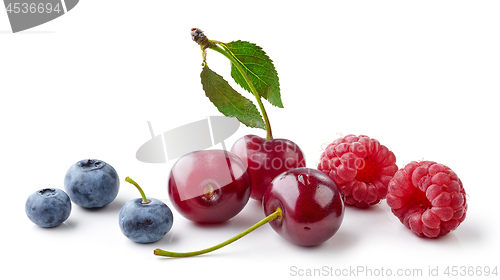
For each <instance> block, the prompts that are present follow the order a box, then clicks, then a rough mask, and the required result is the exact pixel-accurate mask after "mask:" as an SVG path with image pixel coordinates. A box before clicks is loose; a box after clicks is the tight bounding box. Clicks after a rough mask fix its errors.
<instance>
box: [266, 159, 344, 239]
mask: <svg viewBox="0 0 500 280" xmlns="http://www.w3.org/2000/svg"><path fill="white" fill-rule="evenodd" d="M262 204H263V206H264V213H265V214H266V215H269V214H271V213H273V212H274V211H276V209H277V208H281V210H282V211H283V213H282V215H283V218H282V219H279V220H278V219H276V220H274V221H272V222H270V224H271V226H272V228H273V229H274V230H275V231H276V232H277V233H278V234H279V235H281V236H282V237H283V238H285V239H286V240H288V241H290V242H291V243H294V244H296V245H300V246H316V245H319V244H321V243H323V242H325V241H326V240H328V239H330V237H332V236H333V235H334V234H335V233H336V232H337V230H338V229H339V228H340V225H341V224H342V220H343V217H344V202H343V199H342V197H341V194H340V192H339V190H338V188H337V185H336V184H335V182H333V180H332V179H330V177H328V176H327V175H325V174H324V173H323V172H321V171H319V170H316V169H310V168H295V169H291V170H288V171H286V172H284V173H282V174H280V175H279V176H277V177H276V178H275V179H274V180H273V181H272V182H271V184H270V186H269V188H268V189H267V191H266V193H265V194H264V198H263V200H262Z"/></svg>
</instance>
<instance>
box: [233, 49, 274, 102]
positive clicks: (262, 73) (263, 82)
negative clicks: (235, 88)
mask: <svg viewBox="0 0 500 280" xmlns="http://www.w3.org/2000/svg"><path fill="white" fill-rule="evenodd" d="M226 45H227V47H228V48H229V50H230V51H231V52H232V53H233V54H234V56H235V57H236V58H237V59H238V60H239V61H240V62H241V66H242V67H243V69H244V71H245V73H246V75H247V76H248V78H249V79H250V81H251V82H252V83H253V84H254V86H255V89H256V90H257V92H258V94H259V96H261V97H263V98H265V99H266V100H267V101H269V103H271V104H272V105H274V106H276V107H279V108H283V103H282V101H281V93H280V83H279V78H278V72H277V71H276V69H275V68H274V64H273V61H272V60H271V59H270V58H269V56H267V54H266V53H265V52H264V50H262V48H261V47H259V46H257V45H255V44H253V43H250V42H246V41H233V42H230V43H228V44H226ZM231 76H232V77H233V79H234V80H235V82H236V83H237V84H239V85H240V86H241V87H243V88H244V89H245V90H247V91H249V92H251V91H250V87H249V86H248V84H247V83H246V81H245V79H243V76H242V75H241V73H240V72H239V71H238V69H237V68H236V67H235V66H234V65H231Z"/></svg>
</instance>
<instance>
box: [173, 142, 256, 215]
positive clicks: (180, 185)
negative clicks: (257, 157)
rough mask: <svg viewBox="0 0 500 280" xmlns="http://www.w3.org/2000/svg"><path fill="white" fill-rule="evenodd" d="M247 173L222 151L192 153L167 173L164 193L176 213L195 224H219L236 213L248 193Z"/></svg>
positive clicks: (248, 178) (230, 155) (233, 158)
mask: <svg viewBox="0 0 500 280" xmlns="http://www.w3.org/2000/svg"><path fill="white" fill-rule="evenodd" d="M251 185H252V182H251V179H250V173H249V171H248V169H247V167H246V165H245V164H244V163H243V162H242V161H241V159H240V158H238V156H236V155H234V154H233V153H231V152H228V151H223V150H204V151H196V152H192V153H189V154H186V155H184V156H183V157H181V158H179V159H178V160H177V162H176V163H175V164H174V166H173V167H172V169H171V170H170V177H169V180H168V194H169V196H170V199H171V201H172V203H173V205H174V207H175V208H176V209H177V211H178V212H179V213H180V214H181V215H183V216H184V217H185V218H187V219H189V220H191V221H193V222H197V223H221V222H225V221H227V220H229V219H231V218H232V217H234V216H235V215H236V214H238V213H239V212H240V211H241V210H242V209H243V208H244V207H245V205H246V203H247V202H248V199H249V197H250V192H251Z"/></svg>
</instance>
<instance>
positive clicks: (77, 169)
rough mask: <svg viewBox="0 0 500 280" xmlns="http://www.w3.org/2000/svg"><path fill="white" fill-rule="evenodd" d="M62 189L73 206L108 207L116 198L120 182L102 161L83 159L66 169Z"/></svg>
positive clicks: (114, 172)
mask: <svg viewBox="0 0 500 280" xmlns="http://www.w3.org/2000/svg"><path fill="white" fill-rule="evenodd" d="M64 189H65V190H66V192H67V193H68V195H69V197H71V200H72V201H73V202H74V203H75V204H77V205H79V206H81V207H85V208H98V207H103V206H106V205H108V204H109V203H111V202H112V201H113V200H114V199H115V198H116V196H117V195H118V190H119V189H120V181H119V179H118V174H117V173H116V170H115V169H114V168H113V167H112V166H111V165H109V164H107V163H105V162H104V161H102V160H96V159H85V160H81V161H79V162H77V163H75V164H73V165H72V166H71V167H70V168H69V169H68V172H66V177H65V178H64Z"/></svg>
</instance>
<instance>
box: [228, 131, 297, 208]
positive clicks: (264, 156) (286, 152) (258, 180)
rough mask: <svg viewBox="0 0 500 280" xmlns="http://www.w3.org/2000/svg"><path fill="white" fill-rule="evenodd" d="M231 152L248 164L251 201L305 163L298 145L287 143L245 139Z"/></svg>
mask: <svg viewBox="0 0 500 280" xmlns="http://www.w3.org/2000/svg"><path fill="white" fill-rule="evenodd" d="M231 152H232V153H234V154H236V155H237V156H239V157H240V158H241V160H242V161H243V162H244V163H246V164H247V166H248V169H249V170H250V175H251V176H252V193H251V194H250V197H251V198H253V199H256V200H261V199H262V197H263V196H264V193H265V191H266V189H267V188H268V186H269V184H270V183H271V181H272V180H273V179H274V177H276V176H277V175H279V174H281V173H282V172H284V171H287V170H289V169H292V168H298V167H305V166H306V161H305V157H304V154H303V153H302V150H301V149H300V148H299V146H298V145H297V144H295V143H294V142H292V141H290V140H287V139H268V140H266V139H264V138H262V137H259V136H256V135H246V136H243V137H242V138H240V139H238V140H237V141H236V142H235V143H234V145H233V147H232V148H231Z"/></svg>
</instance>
